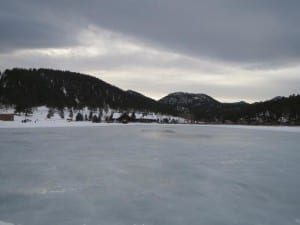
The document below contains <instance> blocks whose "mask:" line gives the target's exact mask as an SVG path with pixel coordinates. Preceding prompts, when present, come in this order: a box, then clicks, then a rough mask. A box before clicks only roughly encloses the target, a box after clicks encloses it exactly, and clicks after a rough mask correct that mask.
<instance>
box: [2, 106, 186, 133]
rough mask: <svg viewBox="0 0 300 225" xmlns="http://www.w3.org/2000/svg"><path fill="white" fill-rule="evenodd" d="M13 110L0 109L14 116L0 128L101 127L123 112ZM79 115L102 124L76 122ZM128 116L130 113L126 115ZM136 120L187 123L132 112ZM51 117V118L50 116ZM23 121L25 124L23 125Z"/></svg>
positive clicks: (161, 116)
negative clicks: (92, 118) (93, 117)
mask: <svg viewBox="0 0 300 225" xmlns="http://www.w3.org/2000/svg"><path fill="white" fill-rule="evenodd" d="M14 112H15V109H14V108H12V107H9V108H3V107H2V108H0V114H1V113H2V114H15V115H14V121H1V120H0V128H22V127H25V128H28V127H82V126H103V125H104V124H103V123H105V121H106V120H107V119H109V118H110V120H113V121H114V120H117V119H118V118H119V117H120V116H121V115H122V114H123V112H120V111H117V110H113V109H107V110H103V109H99V108H98V109H93V110H92V109H89V108H88V107H85V108H83V109H68V108H64V109H62V110H58V109H51V108H47V107H46V106H41V107H36V108H33V109H32V110H31V112H29V113H14ZM78 113H80V114H81V115H82V116H83V118H84V120H85V119H86V118H88V117H89V115H90V114H91V113H92V115H96V116H97V117H99V116H100V117H101V121H102V122H103V123H92V122H91V121H80V122H78V121H76V115H77V114H78ZM128 114H129V116H131V115H132V112H129V113H128ZM134 114H135V118H136V119H144V120H155V121H159V122H161V121H163V120H164V119H167V120H168V121H170V122H171V121H176V122H177V123H181V124H183V123H187V122H188V121H187V120H185V119H183V118H180V117H175V116H171V115H162V114H157V113H153V112H147V113H145V112H134ZM50 115H51V116H50ZM24 121H25V122H26V123H24Z"/></svg>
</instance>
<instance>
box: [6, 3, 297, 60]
mask: <svg viewBox="0 0 300 225" xmlns="http://www.w3.org/2000/svg"><path fill="white" fill-rule="evenodd" d="M12 5H15V6H16V7H12ZM299 10H300V2H299V1H297V0H286V1H279V0H254V1H247V2H246V1H237V0H202V1H194V0H187V1H181V0H163V1H161V0H153V1H140V0H122V1H116V0H100V1H99V0H88V1H84V2H83V1H79V0H72V1H70V0H59V1H58V0H52V1H36V0H28V1H6V2H4V3H2V4H1V9H0V15H1V22H0V29H1V33H2V35H1V39H0V43H1V44H0V45H1V47H2V49H3V48H4V47H7V46H10V47H24V48H26V47H28V48H30V47H43V46H45V47H50V46H62V45H71V44H75V43H76V33H77V32H79V31H80V30H81V29H83V28H84V27H85V26H86V24H88V23H90V24H94V25H96V26H99V27H102V28H106V29H108V30H112V31H116V32H121V33H123V34H127V35H131V36H134V37H137V38H139V39H141V40H143V41H145V42H147V43H150V44H153V45H155V46H159V47H162V48H166V49H172V50H173V51H177V52H182V53H184V54H187V55H193V56H196V57H198V56H199V57H206V58H215V59H218V60H223V61H231V62H238V63H239V62H242V63H257V62H259V63H261V64H263V63H264V62H265V63H266V65H270V64H272V61H280V62H290V61H291V60H292V59H294V60H297V59H299V56H300V42H299V40H300V29H299V28H298V21H300V13H299ZM45 15H46V17H47V19H46V20H44V19H43V18H44V17H45ZM66 23H67V24H68V26H72V27H73V28H72V29H71V30H70V29H69V27H66ZM70 24H71V25H70Z"/></svg>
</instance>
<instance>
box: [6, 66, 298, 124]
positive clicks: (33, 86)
mask: <svg viewBox="0 0 300 225" xmlns="http://www.w3.org/2000/svg"><path fill="white" fill-rule="evenodd" d="M0 104H2V105H15V106H16V110H17V111H22V110H24V109H26V108H30V107H35V106H41V105H47V106H49V107H57V108H61V107H75V108H82V107H85V106H87V107H91V108H93V107H100V108H105V107H111V108H115V109H119V110H123V111H128V110H129V111H130V110H131V111H134V110H140V111H153V112H159V113H167V114H171V115H176V116H177V115H180V116H182V117H185V118H189V119H191V120H197V121H206V122H217V123H224V122H226V121H231V122H233V123H256V122H262V123H272V122H276V123H277V122H280V121H286V120H287V121H292V123H296V124H298V123H300V121H299V118H300V96H299V95H291V96H289V97H282V96H280V97H274V98H273V99H270V100H266V101H263V102H256V103H252V104H249V103H246V102H243V101H241V102H235V103H222V102H220V101H218V100H216V99H214V98H212V97H211V96H208V95H206V94H203V93H189V92H180V91H179V92H173V93H170V94H168V95H166V96H165V97H163V98H161V99H159V100H157V101H156V100H154V99H152V98H149V97H147V96H145V95H143V94H141V93H139V92H136V91H133V90H127V91H124V90H122V89H121V88H118V87H116V86H114V85H111V84H109V83H107V82H105V81H103V80H101V79H98V78H96V77H93V76H90V75H86V74H81V73H75V72H70V71H61V70H52V69H42V68H41V69H20V68H14V69H10V70H5V71H4V72H3V73H0ZM282 118H285V119H284V120H283V119H282Z"/></svg>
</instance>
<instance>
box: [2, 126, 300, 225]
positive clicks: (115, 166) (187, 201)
mask: <svg viewBox="0 0 300 225" xmlns="http://www.w3.org/2000/svg"><path fill="white" fill-rule="evenodd" d="M244 128H245V127H241V126H206V125H159V124H153V125H151V124H133V125H132V124H129V125H122V124H119V125H105V126H98V127H76V128H74V127H63V128H62V127H61V128H53V127H52V128H36V129H33V128H26V129H14V128H12V129H0V225H2V224H3V225H17V224H22V225H40V224H43V225H54V224H55V225H56V224H64V225H74V224H78V225H79V224H80V225H82V224H86V225H96V224H97V225H98V224H104V225H115V224H118V225H123V224H124V225H133V224H136V225H142V224H144V225H169V224H170V225H182V224H189V225H199V224H205V225H210V224H211V225H216V224H224V225H227V224H228V225H235V224H236V225H244V224H249V225H253V224H270V225H271V224H272V225H282V224H284V225H293V224H294V225H297V224H300V214H299V212H300V191H299V190H300V180H299V174H300V163H299V162H300V149H299V145H300V131H299V129H298V130H295V129H294V130H293V131H292V132H286V131H290V129H291V128H284V129H277V128H273V129H272V130H268V129H265V128H264V127H252V128H250V129H249V128H246V129H244ZM274 129H275V130H276V132H274Z"/></svg>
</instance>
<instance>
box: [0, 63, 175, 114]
mask: <svg viewBox="0 0 300 225" xmlns="http://www.w3.org/2000/svg"><path fill="white" fill-rule="evenodd" d="M0 103H2V104H5V105H15V106H16V108H17V109H18V110H24V109H27V108H30V107H35V106H41V105H46V106H48V107H55V108H63V107H75V108H82V107H85V106H87V107H91V108H98V107H100V108H104V107H110V108H114V109H121V110H125V109H128V110H130V109H135V110H144V111H154V112H164V113H172V114H174V113H175V112H174V111H172V108H171V107H170V106H166V105H163V104H160V103H158V102H156V101H155V100H153V99H151V98H147V97H145V96H143V95H137V94H133V93H131V92H126V91H123V90H121V89H120V88H117V87H115V86H112V85H110V84H108V83H106V82H104V81H102V80H100V79H97V78H96V77H93V76H88V75H83V74H80V73H73V72H69V71H59V70H52V69H12V70H5V71H4V72H3V73H2V75H1V79H0Z"/></svg>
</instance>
